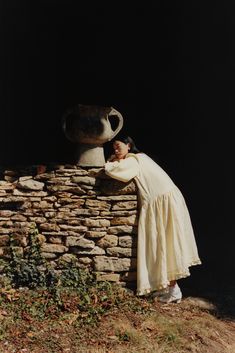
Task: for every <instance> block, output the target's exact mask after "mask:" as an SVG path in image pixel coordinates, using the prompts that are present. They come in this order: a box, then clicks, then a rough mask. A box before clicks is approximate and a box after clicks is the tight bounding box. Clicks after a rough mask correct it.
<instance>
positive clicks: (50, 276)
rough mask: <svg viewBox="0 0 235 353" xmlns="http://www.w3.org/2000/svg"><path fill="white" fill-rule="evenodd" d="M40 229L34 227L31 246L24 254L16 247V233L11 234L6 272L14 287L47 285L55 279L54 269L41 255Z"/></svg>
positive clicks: (30, 234)
mask: <svg viewBox="0 0 235 353" xmlns="http://www.w3.org/2000/svg"><path fill="white" fill-rule="evenodd" d="M37 235H38V230H37V229H36V228H34V229H32V230H31V231H30V233H29V246H28V249H27V252H26V253H25V254H24V255H21V254H19V253H18V252H17V251H16V250H15V249H16V248H15V246H14V245H15V239H14V235H10V245H9V247H10V257H11V260H10V262H9V264H8V265H7V266H6V267H5V274H6V276H7V277H8V278H9V279H10V281H11V284H12V286H13V287H16V288H19V287H28V288H36V287H45V286H48V285H51V284H52V283H53V281H54V280H55V275H54V273H53V270H52V269H50V267H49V266H48V265H47V263H46V261H45V259H44V258H43V257H42V255H41V251H40V243H39V240H38V237H37Z"/></svg>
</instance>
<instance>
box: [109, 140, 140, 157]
mask: <svg viewBox="0 0 235 353" xmlns="http://www.w3.org/2000/svg"><path fill="white" fill-rule="evenodd" d="M115 141H121V142H123V143H125V145H127V144H128V143H129V145H130V151H129V152H130V153H140V150H139V149H138V148H137V147H136V145H135V142H134V140H133V139H132V138H131V137H130V136H118V137H117V138H115Z"/></svg>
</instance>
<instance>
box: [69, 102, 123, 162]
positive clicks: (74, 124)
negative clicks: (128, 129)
mask: <svg viewBox="0 0 235 353" xmlns="http://www.w3.org/2000/svg"><path fill="white" fill-rule="evenodd" d="M111 119H115V120H116V125H117V126H116V128H115V129H113V128H112V126H111V123H110V120H111ZM122 126H123V117H122V115H121V114H120V113H119V112H118V111H117V110H116V109H114V108H112V107H101V106H96V105H83V104H78V105H77V106H75V107H74V108H72V109H70V110H68V111H67V112H66V113H65V115H64V116H63V118H62V127H63V131H64V133H65V135H66V137H67V138H68V139H69V140H70V141H71V142H73V143H76V144H78V159H77V164H78V165H80V166H84V167H86V166H94V167H97V166H98V167H100V166H103V165H104V163H105V157H104V149H103V144H104V143H105V142H108V141H110V140H112V139H113V138H114V136H116V135H117V133H118V132H119V131H120V130H121V128H122Z"/></svg>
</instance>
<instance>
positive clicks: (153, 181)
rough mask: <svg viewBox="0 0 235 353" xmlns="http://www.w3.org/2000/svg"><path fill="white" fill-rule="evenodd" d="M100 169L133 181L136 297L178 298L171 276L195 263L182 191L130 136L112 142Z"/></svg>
mask: <svg viewBox="0 0 235 353" xmlns="http://www.w3.org/2000/svg"><path fill="white" fill-rule="evenodd" d="M113 148H114V155H112V156H111V158H110V159H109V160H108V162H107V163H105V167H104V168H105V173H106V174H107V175H108V176H110V177H112V178H114V179H117V180H120V181H122V182H128V181H129V180H131V179H133V178H134V180H135V182H136V184H137V187H138V192H139V201H140V214H139V224H138V247H137V295H145V294H147V293H150V292H153V291H161V290H163V292H164V291H165V289H167V291H165V293H164V294H163V295H162V296H160V297H159V300H160V301H162V302H165V303H170V302H180V301H181V298H182V292H181V290H180V288H179V286H178V284H177V282H176V281H177V280H178V279H180V278H184V277H187V276H189V275H190V272H189V267H190V266H193V265H198V264H200V263H201V261H200V259H199V256H198V251H197V245H196V242H195V238H194V232H193V228H192V224H191V219H190V215H189V212H188V209H187V206H186V203H185V200H184V197H183V195H182V194H181V192H180V190H179V189H178V188H177V186H176V185H175V184H174V183H173V181H172V180H171V178H170V177H169V176H168V175H167V174H166V173H165V172H164V170H163V169H162V168H161V167H160V166H159V165H158V164H157V163H155V162H154V161H153V160H152V159H151V158H150V157H148V156H147V155H146V154H145V153H141V152H140V151H139V150H138V149H137V147H136V146H135V143H134V141H133V140H132V139H131V138H130V137H124V138H119V140H115V141H114V143H113Z"/></svg>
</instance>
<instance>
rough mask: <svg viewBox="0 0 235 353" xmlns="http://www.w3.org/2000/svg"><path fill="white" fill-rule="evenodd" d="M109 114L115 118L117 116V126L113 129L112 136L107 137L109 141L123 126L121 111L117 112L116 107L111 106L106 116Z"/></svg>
mask: <svg viewBox="0 0 235 353" xmlns="http://www.w3.org/2000/svg"><path fill="white" fill-rule="evenodd" d="M110 116H114V117H115V118H118V126H117V128H116V129H115V130H114V131H113V134H112V136H111V137H110V138H109V141H111V140H112V139H113V138H114V136H116V135H117V134H118V132H119V131H120V130H121V128H122V127H123V116H122V114H121V113H119V112H118V111H117V110H116V109H114V108H113V107H112V108H111V111H110V112H109V115H108V118H109V117H110Z"/></svg>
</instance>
